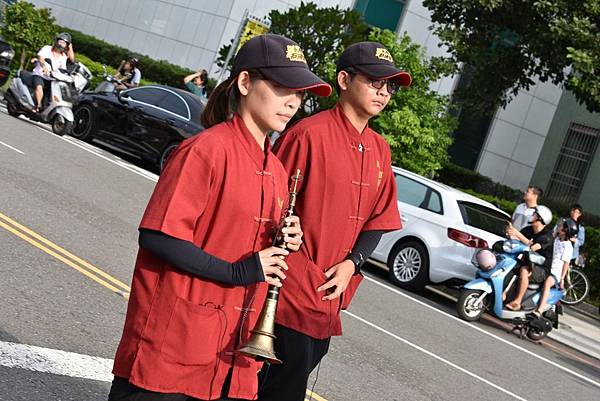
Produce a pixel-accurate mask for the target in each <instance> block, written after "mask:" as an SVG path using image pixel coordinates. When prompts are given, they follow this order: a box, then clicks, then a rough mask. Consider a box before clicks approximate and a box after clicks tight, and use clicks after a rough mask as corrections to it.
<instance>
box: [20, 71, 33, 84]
mask: <svg viewBox="0 0 600 401" xmlns="http://www.w3.org/2000/svg"><path fill="white" fill-rule="evenodd" d="M32 75H33V72H31V71H26V70H21V71H20V72H19V78H21V79H22V80H25V81H26V80H27V79H29V77H31V76H32Z"/></svg>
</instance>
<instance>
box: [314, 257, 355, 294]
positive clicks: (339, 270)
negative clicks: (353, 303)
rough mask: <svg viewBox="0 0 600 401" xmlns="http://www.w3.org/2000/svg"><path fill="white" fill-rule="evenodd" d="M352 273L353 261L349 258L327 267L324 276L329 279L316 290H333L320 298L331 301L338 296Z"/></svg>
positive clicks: (345, 286)
mask: <svg viewBox="0 0 600 401" xmlns="http://www.w3.org/2000/svg"><path fill="white" fill-rule="evenodd" d="M353 275H354V263H353V262H352V261H351V260H344V261H343V262H340V263H338V264H337V265H334V266H332V267H330V268H329V270H327V271H326V272H325V276H327V278H328V279H329V280H328V281H327V282H326V283H325V284H323V285H322V286H320V287H319V288H317V292H321V291H325V292H328V290H333V292H331V293H330V294H328V295H325V296H324V297H322V298H321V299H322V300H323V301H331V300H333V299H336V298H338V297H339V296H340V295H342V293H343V292H344V291H346V288H347V287H348V283H349V282H350V279H351V278H352V276H353Z"/></svg>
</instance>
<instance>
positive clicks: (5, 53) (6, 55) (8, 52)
mask: <svg viewBox="0 0 600 401" xmlns="http://www.w3.org/2000/svg"><path fill="white" fill-rule="evenodd" d="M14 56H15V51H14V50H13V49H6V50H4V51H3V52H2V53H0V57H4V58H7V59H11V60H12V58H13V57H14Z"/></svg>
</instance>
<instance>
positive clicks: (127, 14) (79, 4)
mask: <svg viewBox="0 0 600 401" xmlns="http://www.w3.org/2000/svg"><path fill="white" fill-rule="evenodd" d="M31 1H32V2H33V3H34V4H35V5H36V6H39V7H48V8H51V9H52V14H53V15H54V16H55V17H56V20H57V22H58V23H59V24H60V25H64V26H67V27H69V28H72V29H76V30H79V31H81V32H84V33H87V34H89V35H93V36H95V37H97V38H99V39H102V40H105V41H107V42H109V43H113V44H116V45H119V46H122V47H125V48H127V49H130V50H131V51H133V52H136V53H141V54H145V55H148V56H150V57H152V58H155V59H158V60H161V59H162V60H167V61H169V62H171V63H174V64H178V65H181V66H184V67H188V68H192V69H197V68H206V69H207V70H209V71H210V72H211V74H213V75H214V74H215V72H216V71H217V67H216V66H214V65H213V63H214V60H215V59H216V56H217V52H218V50H219V48H220V47H221V45H222V44H227V43H229V42H230V40H231V39H232V38H233V37H234V36H235V34H236V32H237V30H238V28H239V25H240V20H241V18H242V16H243V14H244V11H245V10H246V9H248V10H249V11H250V13H251V14H253V15H255V16H257V17H264V16H266V15H267V14H268V13H269V12H270V11H271V10H272V9H278V10H282V11H285V10H287V9H289V8H291V7H296V6H299V5H300V1H301V0H288V1H284V0H31ZM313 1H314V0H313ZM315 2H316V3H317V4H319V5H320V6H328V7H329V6H336V5H339V6H340V7H342V8H345V7H350V6H351V5H352V4H353V0H317V1H315ZM74 47H75V51H77V43H75V44H74ZM99 61H101V60H99Z"/></svg>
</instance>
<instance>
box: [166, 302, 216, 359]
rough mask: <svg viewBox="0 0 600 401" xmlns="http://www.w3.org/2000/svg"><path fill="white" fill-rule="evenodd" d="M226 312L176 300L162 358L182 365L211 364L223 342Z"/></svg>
mask: <svg viewBox="0 0 600 401" xmlns="http://www.w3.org/2000/svg"><path fill="white" fill-rule="evenodd" d="M225 319H226V317H225V313H224V312H223V310H221V309H218V308H215V307H211V306H204V305H196V304H193V303H191V302H189V301H187V300H185V299H183V298H177V301H176V302H175V306H174V307H173V311H172V313H171V317H170V319H169V322H168V325H167V330H166V335H165V338H164V341H163V344H162V347H161V357H162V358H163V359H165V360H166V361H169V362H174V363H178V364H180V365H210V364H212V363H214V362H215V361H216V360H217V357H218V354H219V352H220V348H221V345H222V344H221V343H222V340H223V335H224V333H223V326H224V322H225Z"/></svg>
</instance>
